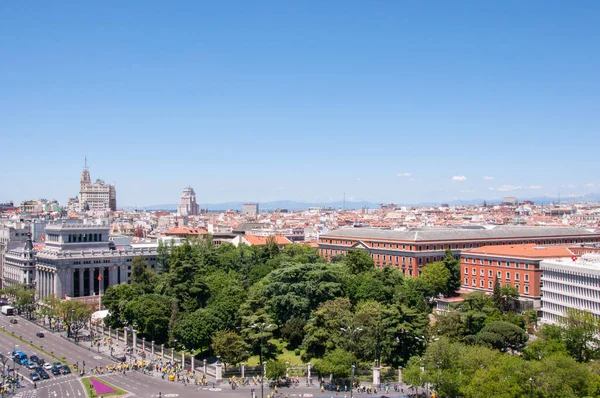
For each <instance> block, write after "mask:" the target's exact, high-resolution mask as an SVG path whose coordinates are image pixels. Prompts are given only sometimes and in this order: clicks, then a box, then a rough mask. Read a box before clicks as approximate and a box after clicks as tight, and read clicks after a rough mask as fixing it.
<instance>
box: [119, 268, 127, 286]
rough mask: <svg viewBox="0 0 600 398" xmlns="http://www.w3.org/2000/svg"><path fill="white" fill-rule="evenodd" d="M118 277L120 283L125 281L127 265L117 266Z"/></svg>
mask: <svg viewBox="0 0 600 398" xmlns="http://www.w3.org/2000/svg"><path fill="white" fill-rule="evenodd" d="M119 278H120V281H121V283H125V282H127V266H126V265H121V266H119Z"/></svg>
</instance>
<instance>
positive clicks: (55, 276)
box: [52, 270, 62, 299]
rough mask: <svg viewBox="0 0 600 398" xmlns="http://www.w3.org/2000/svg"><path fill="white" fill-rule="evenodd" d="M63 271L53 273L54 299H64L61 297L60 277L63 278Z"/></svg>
mask: <svg viewBox="0 0 600 398" xmlns="http://www.w3.org/2000/svg"><path fill="white" fill-rule="evenodd" d="M61 274H62V270H56V271H54V272H52V293H53V295H54V297H57V298H59V299H61V298H62V295H61V288H62V286H61V283H60V277H61V276H62V275H61Z"/></svg>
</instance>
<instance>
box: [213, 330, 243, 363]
mask: <svg viewBox="0 0 600 398" xmlns="http://www.w3.org/2000/svg"><path fill="white" fill-rule="evenodd" d="M211 346H212V349H213V350H214V351H215V353H216V354H217V355H220V356H221V360H222V361H223V363H224V364H225V367H227V365H228V364H229V365H233V366H235V365H237V364H238V363H240V362H242V361H245V360H246V359H248V357H249V356H250V347H249V346H248V344H246V342H244V340H243V339H242V337H241V336H240V335H239V334H237V333H235V332H231V331H225V330H223V331H220V332H217V334H215V335H214V337H213V341H212V345H211Z"/></svg>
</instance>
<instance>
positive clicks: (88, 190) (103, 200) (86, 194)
mask: <svg viewBox="0 0 600 398" xmlns="http://www.w3.org/2000/svg"><path fill="white" fill-rule="evenodd" d="M79 209H80V210H81V211H87V210H94V211H107V210H112V211H115V210H117V192H116V190H115V186H114V185H112V184H106V183H105V182H104V181H102V180H100V179H97V180H96V181H95V182H92V180H91V178H90V170H89V168H88V167H87V161H86V164H85V167H84V168H83V171H82V172H81V179H80V191H79Z"/></svg>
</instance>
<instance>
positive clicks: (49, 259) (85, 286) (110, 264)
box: [36, 223, 157, 299]
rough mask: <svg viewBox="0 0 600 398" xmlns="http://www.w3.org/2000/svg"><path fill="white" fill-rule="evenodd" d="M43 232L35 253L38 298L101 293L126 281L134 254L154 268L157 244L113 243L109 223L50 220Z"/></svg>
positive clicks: (62, 297) (128, 277)
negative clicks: (128, 244)
mask: <svg viewBox="0 0 600 398" xmlns="http://www.w3.org/2000/svg"><path fill="white" fill-rule="evenodd" d="M45 233H46V236H45V247H44V248H43V249H41V250H38V251H37V253H36V284H37V295H38V299H43V298H44V297H48V296H55V297H57V298H59V299H64V298H67V297H88V296H97V295H99V294H104V292H105V291H106V289H107V288H108V287H109V286H114V285H118V284H121V283H126V282H128V281H129V279H130V275H131V264H132V261H133V258H134V257H136V256H142V257H144V258H145V259H146V261H147V263H148V267H150V268H151V269H153V270H155V269H156V257H157V253H156V248H154V247H144V248H134V247H131V246H125V247H116V246H115V245H114V243H113V242H111V241H110V240H109V233H110V226H109V225H108V224H69V223H57V224H49V225H47V226H46V231H45Z"/></svg>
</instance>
